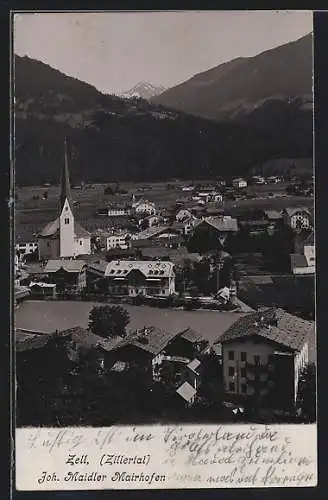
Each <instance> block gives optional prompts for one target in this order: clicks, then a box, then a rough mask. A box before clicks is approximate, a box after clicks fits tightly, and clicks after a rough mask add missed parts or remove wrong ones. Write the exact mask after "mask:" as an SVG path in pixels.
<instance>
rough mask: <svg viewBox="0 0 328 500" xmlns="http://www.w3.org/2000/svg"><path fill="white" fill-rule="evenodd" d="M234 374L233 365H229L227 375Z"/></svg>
mask: <svg viewBox="0 0 328 500" xmlns="http://www.w3.org/2000/svg"><path fill="white" fill-rule="evenodd" d="M234 374H235V368H234V366H229V368H228V375H229V377H233V376H234Z"/></svg>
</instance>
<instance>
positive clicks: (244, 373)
mask: <svg viewBox="0 0 328 500" xmlns="http://www.w3.org/2000/svg"><path fill="white" fill-rule="evenodd" d="M240 376H241V378H246V368H241V369H240Z"/></svg>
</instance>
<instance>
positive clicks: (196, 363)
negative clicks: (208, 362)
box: [187, 358, 201, 373]
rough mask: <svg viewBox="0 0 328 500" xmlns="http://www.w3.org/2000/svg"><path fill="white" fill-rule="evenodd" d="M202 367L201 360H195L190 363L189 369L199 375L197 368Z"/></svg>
mask: <svg viewBox="0 0 328 500" xmlns="http://www.w3.org/2000/svg"><path fill="white" fill-rule="evenodd" d="M200 365H201V362H200V361H199V359H197V358H195V359H193V360H192V361H190V363H189V364H188V365H187V368H189V370H192V371H193V372H195V373H197V368H199V366H200Z"/></svg>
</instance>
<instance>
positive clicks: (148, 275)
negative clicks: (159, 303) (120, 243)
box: [105, 260, 175, 297]
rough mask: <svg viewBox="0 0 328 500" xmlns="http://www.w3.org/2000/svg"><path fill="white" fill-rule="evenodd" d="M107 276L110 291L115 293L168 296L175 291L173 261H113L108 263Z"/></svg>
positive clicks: (132, 295) (131, 295)
mask: <svg viewBox="0 0 328 500" xmlns="http://www.w3.org/2000/svg"><path fill="white" fill-rule="evenodd" d="M105 278H106V279H107V282H108V291H109V292H110V293H111V294H113V295H129V296H130V297H136V296H138V295H144V296H160V297H168V296H170V295H171V294H172V293H175V271H174V265H173V264H172V262H162V261H147V260H137V261H127V260H118V261H112V262H110V263H109V264H108V265H107V268H106V271H105Z"/></svg>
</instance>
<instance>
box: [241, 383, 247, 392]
mask: <svg viewBox="0 0 328 500" xmlns="http://www.w3.org/2000/svg"><path fill="white" fill-rule="evenodd" d="M240 389H241V392H242V393H243V394H246V392H247V385H246V384H241V386H240Z"/></svg>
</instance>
